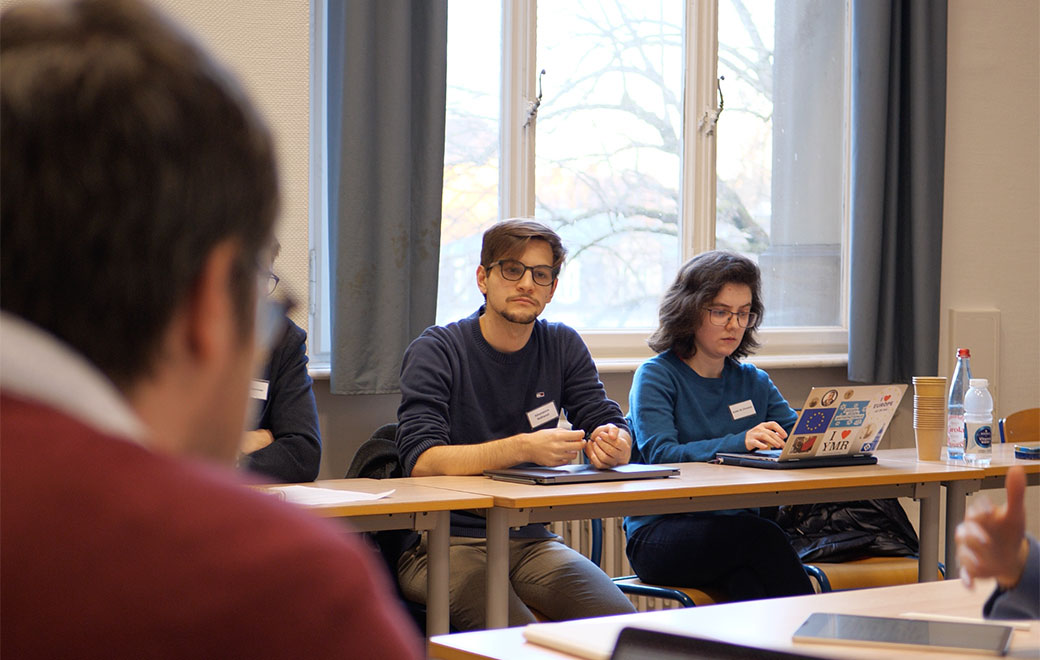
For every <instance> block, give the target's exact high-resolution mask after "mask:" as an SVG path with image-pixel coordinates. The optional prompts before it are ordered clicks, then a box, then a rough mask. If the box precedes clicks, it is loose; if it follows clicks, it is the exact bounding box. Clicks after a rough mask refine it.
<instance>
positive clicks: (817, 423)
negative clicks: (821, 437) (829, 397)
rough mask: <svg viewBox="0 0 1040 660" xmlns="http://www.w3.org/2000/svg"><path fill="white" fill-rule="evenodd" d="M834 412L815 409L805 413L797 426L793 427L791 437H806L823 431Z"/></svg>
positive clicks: (832, 410)
mask: <svg viewBox="0 0 1040 660" xmlns="http://www.w3.org/2000/svg"><path fill="white" fill-rule="evenodd" d="M835 410H836V409H835V408H815V409H813V410H808V411H806V412H805V414H803V415H802V418H801V419H800V420H798V426H796V427H795V429H794V433H793V435H808V434H810V433H820V432H821V431H824V430H825V429H826V428H827V425H828V424H830V423H831V417H834V412H835Z"/></svg>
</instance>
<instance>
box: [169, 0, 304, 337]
mask: <svg viewBox="0 0 1040 660" xmlns="http://www.w3.org/2000/svg"><path fill="white" fill-rule="evenodd" d="M152 1H153V3H154V4H155V5H156V6H158V7H159V8H160V9H162V10H163V11H165V12H166V13H167V14H169V15H170V16H171V17H172V18H174V19H175V20H177V21H179V22H181V23H183V24H184V25H185V26H187V27H188V28H190V29H191V31H192V32H194V33H195V35H196V36H197V38H198V39H199V41H200V42H201V43H202V44H203V45H204V46H205V47H206V48H207V49H209V51H210V52H211V53H213V54H214V55H216V57H217V58H218V59H219V60H220V61H221V62H223V63H224V65H225V66H227V67H228V68H229V69H230V70H231V71H232V72H233V73H234V74H235V75H236V76H238V78H239V80H240V81H241V82H242V84H243V86H244V87H245V89H246V91H247V92H248V93H249V95H250V96H251V97H252V99H253V100H254V102H255V103H256V104H257V106H258V108H259V110H260V112H261V114H262V115H263V116H264V118H265V119H266V120H267V122H268V124H269V125H270V127H271V131H272V133H273V134H274V141H275V148H276V150H277V153H278V170H279V173H280V175H281V193H282V213H281V218H280V220H279V225H278V229H277V234H278V239H279V241H280V242H281V244H282V250H281V254H280V256H279V257H278V261H277V262H276V264H275V270H276V271H277V272H278V274H279V276H280V277H281V278H282V283H281V284H279V289H281V288H282V287H283V286H284V287H286V289H287V291H288V293H289V294H290V295H291V296H292V297H293V299H294V300H296V302H297V303H298V305H297V306H296V309H295V310H294V312H293V320H294V321H296V323H298V324H299V325H300V326H301V327H303V328H304V329H306V328H307V302H308V291H307V289H308V261H309V259H308V253H309V249H310V245H309V240H308V181H309V164H310V123H309V116H310V2H308V1H307V0H249V1H248V2H243V1H241V0H234V1H231V2H223V1H214V0H152Z"/></svg>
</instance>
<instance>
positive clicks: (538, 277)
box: [488, 259, 556, 286]
mask: <svg viewBox="0 0 1040 660" xmlns="http://www.w3.org/2000/svg"><path fill="white" fill-rule="evenodd" d="M495 266H498V270H499V271H501V273H502V277H504V278H505V279H507V280H509V281H510V282H519V281H520V280H522V279H524V273H526V272H527V271H531V279H532V280H534V283H535V284H538V285H541V286H549V285H550V284H552V283H553V280H555V279H556V271H555V270H554V269H553V268H552V267H551V266H525V265H524V264H523V263H521V262H519V261H516V260H515V259H499V260H498V261H496V262H495V263H493V264H491V265H490V266H489V267H488V270H491V269H492V268H494V267H495Z"/></svg>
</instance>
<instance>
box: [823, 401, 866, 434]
mask: <svg viewBox="0 0 1040 660" xmlns="http://www.w3.org/2000/svg"><path fill="white" fill-rule="evenodd" d="M869 405H870V401H843V402H841V403H840V404H838V408H837V412H835V413H834V417H833V418H832V419H831V426H833V427H839V428H840V427H849V426H862V425H863V420H864V419H866V418H867V406H869Z"/></svg>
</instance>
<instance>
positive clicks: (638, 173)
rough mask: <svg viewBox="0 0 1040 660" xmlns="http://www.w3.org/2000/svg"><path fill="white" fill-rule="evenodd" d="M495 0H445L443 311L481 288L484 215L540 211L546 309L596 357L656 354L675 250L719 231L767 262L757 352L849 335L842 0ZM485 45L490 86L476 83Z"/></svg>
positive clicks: (824, 344) (692, 249) (837, 341)
mask: <svg viewBox="0 0 1040 660" xmlns="http://www.w3.org/2000/svg"><path fill="white" fill-rule="evenodd" d="M503 7H505V9H504V12H505V13H502V12H503V10H502V9H500V8H499V7H498V6H497V5H496V4H493V3H486V2H481V1H480V0H450V1H449V9H448V11H449V19H448V20H449V28H448V52H449V56H448V57H449V59H448V112H447V145H446V156H445V196H444V207H443V217H444V221H443V228H442V244H441V249H442V256H441V271H440V277H441V284H440V297H439V302H438V314H437V316H438V319H437V320H438V322H439V323H445V322H449V321H452V320H455V319H458V318H461V317H462V316H465V315H467V314H470V313H472V311H473V310H474V309H476V307H477V306H478V305H479V304H480V296H479V293H478V292H477V290H476V286H475V284H474V275H473V272H474V269H475V267H476V264H477V255H478V253H479V246H480V236H481V233H482V232H483V231H484V229H486V228H487V227H488V226H490V224H492V223H493V222H495V221H497V220H498V219H499V218H502V217H510V216H515V215H534V216H535V217H536V218H538V219H540V220H542V221H544V222H546V223H547V224H549V225H550V226H552V227H553V228H555V229H556V230H557V231H558V232H559V233H560V234H561V236H562V237H563V238H564V241H565V244H566V245H567V246H568V248H569V250H570V257H569V259H568V262H567V265H566V266H565V268H564V272H563V274H562V278H563V280H562V283H561V287H560V292H559V293H560V295H558V296H557V297H556V298H555V299H554V301H553V303H552V306H551V307H550V308H549V310H548V311H547V315H548V316H549V317H551V318H553V319H554V320H561V321H564V322H565V323H568V324H570V325H572V326H574V327H576V328H578V329H580V330H581V331H582V333H583V335H584V337H585V338H586V341H588V343H589V345H590V347H591V348H592V349H593V353H594V355H596V356H597V357H622V356H632V357H639V356H643V355H646V354H648V352H647V351H648V349H645V345H644V344H643V338H644V337H645V336H646V334H647V333H648V332H649V330H651V329H652V328H653V327H654V326H655V325H656V321H657V304H658V300H659V298H660V295H661V293H662V292H663V290H664V289H665V288H666V287H667V285H668V284H669V283H670V281H671V280H672V278H673V277H674V274H675V271H676V269H677V267H678V266H679V264H680V263H681V262H682V261H684V260H685V259H688V258H689V257H690V256H693V255H694V254H697V253H699V252H702V251H704V250H707V249H711V248H713V247H716V246H717V247H719V248H726V249H731V250H736V251H738V252H742V253H745V254H748V255H749V256H752V257H753V258H755V259H757V261H758V263H759V265H760V267H761V268H762V273H763V289H764V292H763V295H764V298H765V305H766V312H767V313H766V316H765V319H764V327H765V330H764V332H763V335H764V338H765V340H766V341H765V344H766V346H765V351H766V352H777V353H792V352H793V353H799V352H800V353H821V352H822V353H844V352H845V350H846V349H845V346H846V342H847V333H846V330H845V326H846V323H847V321H846V313H845V309H846V292H847V290H848V286H847V275H846V263H845V262H846V259H845V258H844V255H845V252H846V251H845V249H844V245H845V242H846V235H847V232H846V227H847V224H848V223H847V220H846V217H847V194H846V189H847V182H846V177H845V173H846V172H847V169H848V168H847V167H846V159H847V153H846V151H847V150H846V145H847V138H846V135H847V125H848V122H847V106H848V104H847V102H846V100H847V97H848V94H847V91H846V89H847V87H846V68H847V66H848V48H847V43H848V35H847V32H848V28H847V23H848V20H847V10H846V6H845V3H841V2H829V1H822V2H811V1H810V2H785V1H776V2H770V1H767V0H706V1H704V2H698V1H697V0H689V1H687V2H683V1H681V0H658V2H646V1H645V0H621V1H618V2H610V3H606V2H600V1H596V0H554V1H553V2H542V3H540V4H537V5H535V3H534V2H520V3H506V4H504V5H503ZM535 26H537V27H535ZM473 35H483V36H480V38H479V39H474V38H473ZM498 35H503V37H502V38H501V39H499V38H498ZM532 37H533V41H534V43H535V44H536V46H535V47H534V48H532V47H531V44H532ZM491 48H496V49H499V50H500V51H501V52H502V56H501V61H502V62H504V63H505V64H504V66H503V68H502V71H501V74H500V77H499V79H500V80H501V88H500V89H501V90H503V91H502V93H501V94H500V95H496V94H495V92H496V91H498V90H495V89H493V88H491V86H485V87H483V88H478V89H474V86H473V81H475V80H488V79H489V78H488V76H489V74H490V69H491V68H492V67H491V66H490V65H489V60H494V59H496V58H495V57H494V56H491V55H489V54H488V50H485V49H491ZM542 71H544V73H542V74H541V75H538V74H539V73H540V72H542ZM716 74H717V75H718V76H719V77H720V80H719V82H718V83H716ZM716 85H717V87H716ZM511 90H519V91H521V92H522V93H521V94H516V93H513V94H511ZM539 92H540V93H541V94H542V98H541V104H540V106H539V107H538V109H537V115H536V118H535V119H534V121H533V122H531V124H532V125H531V126H528V127H526V128H525V127H524V126H523V124H526V123H527V122H528V119H529V117H528V114H529V108H530V105H531V102H532V101H533V100H534V99H535V98H536V97H537V95H538V93H539ZM503 98H505V99H506V103H501V101H502V99H503ZM510 99H512V100H513V101H514V102H513V103H512V104H510V102H509V100H510ZM716 99H717V100H718V102H719V103H723V102H724V109H723V110H722V113H721V114H720V115H719V116H718V121H717V123H716V122H715V121H714V120H715V118H716V117H715V112H716V107H717V106H716ZM496 102H499V103H498V106H497V107H496V105H495V103H496ZM517 108H519V110H520V111H519V112H518V111H517ZM496 111H497V112H496ZM507 113H509V114H511V116H509V117H505V118H503V117H504V116H505V114H507ZM516 124H520V126H519V127H518V126H517V125H516ZM532 128H533V130H532ZM518 129H519V135H520V136H521V137H520V138H519V139H511V135H510V134H513V136H515V135H516V134H517V132H518ZM493 137H499V138H500V139H499V140H497V141H495V140H493V139H491V138H493ZM499 149H501V151H499ZM509 151H512V152H514V153H507V152H509ZM532 164H533V176H532V174H531V169H532ZM712 182H714V185H712ZM518 188H519V189H520V190H519V193H518V191H517V189H518ZM496 210H497V211H498V212H497V213H495V211H496ZM770 349H773V350H772V351H770Z"/></svg>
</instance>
